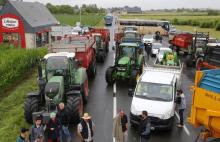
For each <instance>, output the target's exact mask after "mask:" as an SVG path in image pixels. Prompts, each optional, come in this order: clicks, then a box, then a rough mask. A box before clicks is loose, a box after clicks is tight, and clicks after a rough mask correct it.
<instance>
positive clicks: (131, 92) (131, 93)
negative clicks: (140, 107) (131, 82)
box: [128, 88, 134, 97]
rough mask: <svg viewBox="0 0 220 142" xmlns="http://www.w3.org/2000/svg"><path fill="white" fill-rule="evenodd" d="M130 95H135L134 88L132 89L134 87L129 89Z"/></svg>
mask: <svg viewBox="0 0 220 142" xmlns="http://www.w3.org/2000/svg"><path fill="white" fill-rule="evenodd" d="M128 96H129V97H133V96H134V89H132V88H129V89H128Z"/></svg>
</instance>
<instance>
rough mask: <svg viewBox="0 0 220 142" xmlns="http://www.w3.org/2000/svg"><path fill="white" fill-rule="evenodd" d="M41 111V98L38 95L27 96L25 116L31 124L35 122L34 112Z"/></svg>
mask: <svg viewBox="0 0 220 142" xmlns="http://www.w3.org/2000/svg"><path fill="white" fill-rule="evenodd" d="M38 111H39V99H38V96H30V97H26V99H25V102H24V117H25V119H26V121H27V122H28V123H30V124H32V123H33V118H32V113H33V112H38Z"/></svg>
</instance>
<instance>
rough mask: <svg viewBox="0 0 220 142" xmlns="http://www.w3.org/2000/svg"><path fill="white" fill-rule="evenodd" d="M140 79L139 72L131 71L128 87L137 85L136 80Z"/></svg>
mask: <svg viewBox="0 0 220 142" xmlns="http://www.w3.org/2000/svg"><path fill="white" fill-rule="evenodd" d="M139 77H140V72H139V71H138V70H133V71H132V73H131V78H130V86H131V87H135V86H136V84H137V80H138V79H139Z"/></svg>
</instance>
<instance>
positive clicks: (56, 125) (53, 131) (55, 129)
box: [47, 112, 61, 142]
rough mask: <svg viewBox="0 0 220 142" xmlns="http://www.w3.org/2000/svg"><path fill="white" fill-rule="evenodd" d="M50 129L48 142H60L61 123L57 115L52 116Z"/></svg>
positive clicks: (48, 127) (49, 124)
mask: <svg viewBox="0 0 220 142" xmlns="http://www.w3.org/2000/svg"><path fill="white" fill-rule="evenodd" d="M47 129H48V142H60V135H59V132H60V129H61V123H60V121H59V120H58V119H57V118H56V113H54V112H52V113H51V114H50V120H49V121H48V123H47Z"/></svg>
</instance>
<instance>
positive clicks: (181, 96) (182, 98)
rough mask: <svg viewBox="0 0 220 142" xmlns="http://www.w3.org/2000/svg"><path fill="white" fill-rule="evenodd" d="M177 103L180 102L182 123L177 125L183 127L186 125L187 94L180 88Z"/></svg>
mask: <svg viewBox="0 0 220 142" xmlns="http://www.w3.org/2000/svg"><path fill="white" fill-rule="evenodd" d="M177 100H178V102H177V104H178V109H179V115H180V123H179V124H178V125H177V127H179V128H182V127H183V126H184V117H183V113H184V110H185V109H186V98H185V95H184V94H183V90H181V89H180V90H178V92H177Z"/></svg>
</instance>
